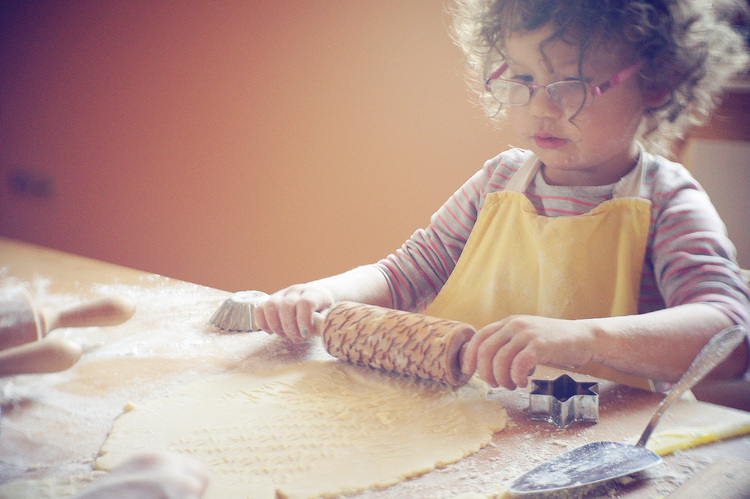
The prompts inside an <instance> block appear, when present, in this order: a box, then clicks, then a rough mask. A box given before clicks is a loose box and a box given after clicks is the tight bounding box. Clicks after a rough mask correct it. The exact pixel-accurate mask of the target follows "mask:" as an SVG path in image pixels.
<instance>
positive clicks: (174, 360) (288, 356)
mask: <svg viewBox="0 0 750 499" xmlns="http://www.w3.org/2000/svg"><path fill="white" fill-rule="evenodd" d="M0 285H2V286H3V287H5V286H11V285H23V286H26V287H27V288H28V289H29V291H30V292H31V294H32V296H33V297H34V299H35V301H36V303H37V304H38V305H40V306H48V307H56V306H62V305H69V304H73V303H77V302H79V301H81V300H84V299H89V298H96V297H100V296H110V295H123V296H126V297H128V298H131V299H132V300H133V301H135V303H136V307H137V308H136V313H135V315H134V316H133V318H132V319H131V320H130V321H128V322H127V323H125V324H122V325H119V326H112V327H101V328H97V327H91V328H69V329H60V330H57V331H53V332H52V333H51V335H50V336H57V337H61V338H67V339H70V340H73V341H76V342H78V343H80V344H81V345H82V347H83V351H84V354H83V357H82V359H81V360H80V361H79V362H78V364H76V365H75V366H73V368H71V369H69V370H68V371H64V372H61V373H53V374H44V375H23V376H16V377H8V378H0V401H1V402H2V419H1V420H0V437H1V438H0V484H2V483H7V482H11V481H14V480H18V479H40V478H50V477H65V476H68V475H71V474H83V473H88V472H90V470H91V469H92V466H93V461H94V459H95V458H96V456H97V454H98V451H99V448H100V447H101V445H102V444H103V442H104V440H105V439H106V437H107V434H108V432H109V430H110V428H111V426H112V423H113V421H114V419H115V418H116V417H117V416H118V415H120V414H121V413H122V411H123V408H124V407H125V406H126V404H128V403H133V404H135V405H138V404H139V403H143V402H144V401H146V400H151V399H154V398H158V397H163V396H164V395H165V394H166V393H168V392H169V391H170V390H172V389H174V388H175V387H177V386H180V385H182V384H184V383H186V382H189V381H193V380H196V379H201V378H206V377H210V376H214V375H218V374H224V373H230V372H239V371H248V372H252V371H256V370H259V369H265V368H268V367H272V366H275V365H278V364H284V363H292V362H300V361H302V360H307V359H325V358H330V356H328V354H327V353H326V352H325V351H324V350H323V348H322V346H321V343H320V341H319V339H317V338H316V339H313V340H311V341H309V342H308V343H304V344H300V345H294V344H291V343H288V342H286V341H284V340H283V339H280V338H277V337H274V336H269V335H267V334H265V333H263V332H256V333H226V332H222V331H219V330H217V329H215V328H213V327H212V326H209V325H208V319H209V318H210V316H211V314H213V312H214V311H215V310H216V308H217V307H218V306H219V305H220V304H221V303H222V301H223V300H224V299H225V298H226V297H227V296H228V295H229V294H228V293H226V292H222V291H218V290H214V289H210V288H205V287H201V286H198V285H194V284H189V283H185V282H182V281H176V280H173V279H169V278H166V277H161V276H157V275H153V274H148V273H144V272H139V271H135V270H131V269H126V268H123V267H117V266H113V265H109V264H105V263H102V262H96V261H93V260H89V259H86V258H81V257H76V256H72V255H67V254H64V253H60V252H56V251H51V250H47V249H43V248H39V247H35V246H29V245H26V244H22V243H17V242H14V241H9V240H7V239H0ZM541 374H544V373H541ZM546 374H547V376H555V375H556V374H557V373H555V372H552V371H549V372H547V373H546ZM535 377H542V376H541V375H537V376H535ZM575 377H576V379H577V380H584V379H586V378H585V377H582V376H579V375H576V376H575ZM599 392H600V406H599V417H600V422H599V423H598V424H589V423H575V424H574V425H572V426H570V427H568V428H567V429H557V428H556V427H554V426H553V425H551V424H549V423H544V422H532V421H529V419H528V418H527V415H526V411H527V407H528V391H527V390H516V391H514V392H510V391H507V390H504V389H498V390H495V391H493V393H492V395H491V397H493V398H496V399H497V400H500V401H501V402H502V403H503V405H504V406H505V408H506V409H507V411H508V414H509V415H510V417H511V419H512V423H511V425H510V426H509V427H508V428H507V429H506V430H504V431H502V432H500V433H498V434H496V435H495V437H494V439H493V443H492V444H491V445H490V446H488V447H486V448H485V449H483V450H481V451H480V452H478V453H477V454H475V455H473V456H470V457H468V458H465V459H463V460H461V461H460V462H458V463H456V464H454V465H450V466H448V467H446V468H443V469H439V470H436V471H434V472H431V473H428V474H426V475H423V476H421V477H418V478H416V479H413V480H409V481H407V482H403V483H401V484H398V485H395V486H393V487H390V488H388V489H387V490H374V491H368V492H365V493H362V494H359V495H358V496H359V497H368V498H386V497H388V498H398V497H404V498H407V497H415V496H417V495H421V496H424V495H426V494H427V495H429V496H430V497H455V496H457V495H461V494H472V493H475V494H481V495H487V494H493V493H497V492H498V490H499V489H501V488H502V487H503V486H504V485H507V483H509V481H510V480H512V479H514V478H515V477H516V476H518V475H519V474H521V473H523V472H524V471H526V470H528V469H530V468H532V467H533V466H535V465H536V464H538V463H539V462H541V461H542V460H545V459H547V458H550V457H552V456H554V455H557V454H560V453H562V452H565V451H566V450H570V449H571V448H574V447H576V446H578V445H582V444H584V443H587V442H590V441H594V440H612V441H625V440H627V439H635V438H637V437H638V436H639V435H640V433H641V432H642V431H643V429H644V428H645V426H646V423H647V422H648V420H649V418H650V417H651V414H652V412H653V410H654V408H655V407H656V405H657V404H658V402H659V400H660V399H661V396H660V395H658V394H653V393H647V392H644V391H641V390H637V389H632V388H628V387H624V386H619V385H613V384H608V383H600V390H599ZM720 420H721V421H727V422H733V421H740V422H750V415H748V413H745V412H741V411H735V410H731V409H726V408H722V407H719V406H715V405H711V404H704V403H698V402H694V401H688V400H681V401H678V402H677V403H676V404H675V405H674V406H673V407H672V408H671V409H670V410H669V411H668V412H667V413H666V415H665V416H664V417H663V418H662V421H661V423H660V425H659V427H658V428H657V433H658V431H659V430H661V429H667V428H670V427H682V426H689V427H699V426H707V425H713V424H715V423H716V422H717V421H720ZM728 455H732V456H734V457H739V458H743V459H748V460H750V436H744V437H739V438H734V439H730V440H726V441H723V442H717V443H713V444H709V445H705V446H702V447H699V448H696V449H691V450H687V451H682V452H679V453H676V454H675V455H673V456H669V457H667V459H666V460H665V463H664V464H662V465H659V466H657V467H655V468H653V469H651V470H649V471H647V472H645V473H644V474H643V476H642V477H641V478H640V479H638V480H635V481H632V482H631V483H628V484H626V485H623V484H612V485H610V486H609V487H610V490H611V492H612V493H613V494H616V495H623V496H626V497H656V496H658V495H663V494H666V493H668V492H669V491H671V490H673V489H674V488H676V487H677V486H678V485H679V484H681V483H683V482H684V481H686V480H687V479H688V478H689V477H690V476H692V475H693V474H695V473H696V472H697V471H698V470H700V469H702V468H704V467H705V466H707V465H708V464H710V463H711V462H714V461H716V460H717V459H719V458H721V457H724V456H728Z"/></svg>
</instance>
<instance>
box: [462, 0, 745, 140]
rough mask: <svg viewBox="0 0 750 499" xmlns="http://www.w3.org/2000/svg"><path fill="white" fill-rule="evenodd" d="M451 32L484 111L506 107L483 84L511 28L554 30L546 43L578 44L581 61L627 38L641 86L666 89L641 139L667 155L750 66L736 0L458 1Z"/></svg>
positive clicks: (643, 127)
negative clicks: (731, 80)
mask: <svg viewBox="0 0 750 499" xmlns="http://www.w3.org/2000/svg"><path fill="white" fill-rule="evenodd" d="M451 13H452V15H453V25H452V28H453V29H452V35H453V39H454V41H455V42H456V44H457V45H458V46H459V47H460V48H461V49H462V50H463V52H464V55H465V57H466V63H467V70H468V75H469V82H470V86H471V87H472V88H473V89H474V90H475V91H476V92H477V93H478V94H479V97H480V102H481V103H482V106H483V108H484V109H485V112H486V113H487V114H488V115H489V116H490V117H493V118H495V117H499V116H501V115H502V114H503V113H502V106H501V105H500V104H499V103H498V102H497V101H495V100H494V99H493V98H492V96H491V95H489V94H488V93H487V92H486V91H485V90H484V82H485V81H486V79H487V78H488V76H489V75H490V74H491V73H492V71H493V70H494V69H496V68H497V67H498V65H499V64H500V61H502V59H503V50H504V38H505V36H506V35H507V34H508V33H511V32H519V31H532V30H535V29H538V28H541V27H543V26H546V25H547V24H549V23H552V25H553V26H554V27H555V28H556V30H555V32H554V34H553V35H552V36H551V37H550V38H549V39H547V40H546V41H545V42H543V43H547V42H551V41H553V40H558V39H559V40H563V41H565V42H567V43H571V44H574V45H577V46H578V47H579V49H580V54H581V61H579V68H580V67H581V66H582V64H583V60H584V59H585V58H586V57H587V55H588V54H590V53H591V52H592V51H593V50H597V48H601V47H603V46H607V44H610V43H616V44H621V46H622V47H624V48H625V49H626V50H628V51H629V52H630V53H631V54H632V56H633V57H634V59H635V60H638V61H640V62H641V63H642V67H641V69H640V70H639V71H638V74H639V75H640V78H641V82H642V88H643V89H644V91H645V92H652V95H664V96H665V98H664V100H663V101H662V102H661V104H660V105H658V106H656V107H651V108H648V109H647V110H646V113H645V115H644V119H643V122H642V123H641V132H640V139H641V141H642V142H643V143H644V145H645V146H646V147H647V149H649V150H651V151H653V152H656V153H661V154H667V153H668V152H669V147H670V146H671V144H672V143H673V141H675V140H677V139H680V138H682V137H683V136H684V134H685V132H686V131H687V129H688V128H689V127H690V126H691V125H695V124H702V123H705V122H706V121H707V120H708V118H709V116H710V114H711V112H712V111H713V109H714V108H715V107H716V105H717V104H718V103H719V95H720V94H721V92H722V90H723V89H724V87H725V86H726V84H727V83H728V82H729V81H730V79H731V78H733V77H734V76H736V75H738V74H740V73H742V72H744V71H746V70H747V66H748V61H749V60H750V56H748V51H747V45H746V40H745V33H743V32H742V31H743V30H744V28H743V26H746V25H747V19H748V8H747V5H746V4H745V3H740V2H739V1H738V0H713V1H711V0H453V3H452V5H451Z"/></svg>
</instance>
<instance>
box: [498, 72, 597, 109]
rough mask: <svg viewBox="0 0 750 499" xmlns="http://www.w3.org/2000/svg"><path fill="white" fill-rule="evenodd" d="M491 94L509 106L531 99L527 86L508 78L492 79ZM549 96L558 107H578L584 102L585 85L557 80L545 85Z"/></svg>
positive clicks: (518, 104)
mask: <svg viewBox="0 0 750 499" xmlns="http://www.w3.org/2000/svg"><path fill="white" fill-rule="evenodd" d="M490 90H491V91H492V96H493V97H494V98H495V99H497V100H498V101H499V102H501V103H503V104H507V105H509V106H523V105H525V104H526V103H528V102H529V100H530V99H531V93H532V90H531V88H529V87H528V86H526V85H524V84H522V83H517V82H514V81H509V80H502V79H497V80H492V81H491V82H490ZM545 90H546V92H547V95H549V98H550V99H551V100H552V102H554V103H555V104H557V105H558V106H560V107H570V108H578V107H581V105H582V104H585V102H586V85H585V84H583V83H582V82H580V81H558V82H556V83H552V84H551V85H547V87H545Z"/></svg>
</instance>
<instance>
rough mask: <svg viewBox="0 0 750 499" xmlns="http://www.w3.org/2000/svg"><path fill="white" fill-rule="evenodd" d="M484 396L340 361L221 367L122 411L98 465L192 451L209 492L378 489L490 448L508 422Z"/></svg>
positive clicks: (305, 493) (265, 494)
mask: <svg viewBox="0 0 750 499" xmlns="http://www.w3.org/2000/svg"><path fill="white" fill-rule="evenodd" d="M487 393H488V387H487V385H484V384H482V383H481V382H477V381H474V380H473V381H472V382H471V383H470V384H469V385H466V386H463V387H461V388H450V387H446V386H443V385H440V384H437V383H431V382H424V381H419V380H416V379H412V378H407V377H404V376H398V375H393V374H387V373H382V372H379V371H376V370H373V369H370V368H366V367H359V366H353V365H350V364H346V363H343V362H340V361H335V360H330V361H308V362H304V363H300V364H291V365H285V366H280V367H278V368H274V369H271V370H268V371H264V372H258V373H237V374H229V375H223V376H219V377H214V378H209V379H207V380H201V381H197V382H193V383H190V384H188V385H185V386H183V387H181V388H180V389H178V390H176V391H175V392H173V393H172V394H170V395H169V396H168V397H167V398H165V399H160V400H153V401H150V402H147V403H145V404H141V405H139V406H138V407H137V408H136V409H134V410H132V411H130V412H127V413H124V414H122V415H121V416H120V417H119V418H118V419H117V420H116V421H115V424H114V426H113V429H112V432H111V433H110V435H109V437H108V439H107V441H106V442H105V444H104V446H103V447H102V450H101V454H100V457H99V459H98V460H97V462H96V465H97V468H99V469H104V470H108V469H112V468H113V467H115V466H117V465H118V464H119V463H121V462H122V461H124V460H125V459H127V457H129V456H130V455H132V454H134V453H136V452H138V451H142V450H146V449H162V450H170V451H176V452H181V453H184V454H187V455H192V456H193V457H195V458H197V459H200V460H201V461H203V462H204V463H206V464H207V465H208V466H209V469H210V473H211V482H210V484H209V489H208V491H207V493H206V498H207V499H212V498H216V499H219V498H221V499H224V498H226V497H253V498H270V499H271V498H274V497H276V495H277V493H278V494H279V495H281V496H286V497H290V498H311V497H321V496H328V497H330V496H336V495H340V494H344V493H352V492H358V491H362V490H366V489H370V488H381V487H386V486H389V485H392V484H394V483H397V482H399V481H402V480H404V479H406V478H410V477H414V476H417V475H420V474H423V473H426V472H428V471H430V470H433V469H435V468H436V467H442V466H445V465H447V464H450V463H453V462H456V461H458V460H459V459H461V458H463V457H465V456H467V455H470V454H473V453H474V452H476V451H478V450H479V449H481V448H482V447H483V446H485V445H487V444H488V443H489V442H490V441H491V439H492V435H493V433H495V432H498V431H500V430H502V429H503V428H504V427H505V425H506V423H507V421H508V416H507V413H506V412H505V410H504V409H503V407H502V405H501V404H500V402H498V401H494V400H488V399H487V398H486V395H487Z"/></svg>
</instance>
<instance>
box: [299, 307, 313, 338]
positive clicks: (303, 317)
mask: <svg viewBox="0 0 750 499" xmlns="http://www.w3.org/2000/svg"><path fill="white" fill-rule="evenodd" d="M313 312H314V306H313V304H312V302H310V301H307V300H304V301H300V302H299V303H298V304H297V329H298V330H299V332H300V336H302V338H309V337H310V336H311V335H312V334H313V332H314V329H313V323H312V316H313Z"/></svg>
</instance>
